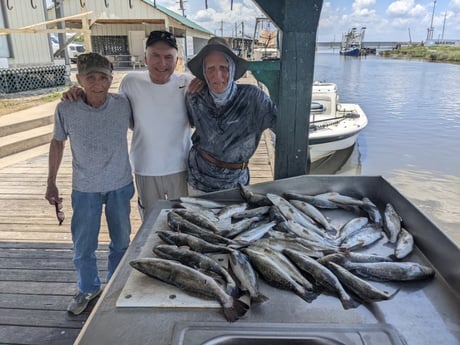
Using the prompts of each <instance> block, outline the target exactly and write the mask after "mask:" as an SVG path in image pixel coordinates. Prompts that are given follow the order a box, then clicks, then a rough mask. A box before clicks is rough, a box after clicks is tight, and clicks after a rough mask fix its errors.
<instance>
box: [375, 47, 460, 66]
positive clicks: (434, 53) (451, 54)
mask: <svg viewBox="0 0 460 345" xmlns="http://www.w3.org/2000/svg"><path fill="white" fill-rule="evenodd" d="M379 55H381V56H384V57H391V58H405V59H422V60H426V61H438V62H453V63H460V47H452V46H431V47H425V46H419V45H418V46H411V47H400V48H396V49H393V50H384V51H381V52H380V53H379Z"/></svg>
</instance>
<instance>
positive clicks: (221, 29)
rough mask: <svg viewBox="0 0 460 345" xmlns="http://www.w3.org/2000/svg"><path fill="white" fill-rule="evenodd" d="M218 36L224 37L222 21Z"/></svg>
mask: <svg viewBox="0 0 460 345" xmlns="http://www.w3.org/2000/svg"><path fill="white" fill-rule="evenodd" d="M220 36H221V37H224V21H223V20H221V21H220Z"/></svg>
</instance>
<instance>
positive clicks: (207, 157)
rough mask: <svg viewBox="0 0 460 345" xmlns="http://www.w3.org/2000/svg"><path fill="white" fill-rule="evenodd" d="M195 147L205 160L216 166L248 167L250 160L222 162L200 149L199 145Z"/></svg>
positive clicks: (227, 167)
mask: <svg viewBox="0 0 460 345" xmlns="http://www.w3.org/2000/svg"><path fill="white" fill-rule="evenodd" d="M193 148H194V149H195V150H196V152H198V154H199V155H200V156H201V157H202V158H203V159H205V160H207V161H208V162H209V163H211V164H213V165H215V166H216V167H219V168H223V169H234V170H237V169H246V168H247V167H248V162H243V163H227V162H222V161H220V160H218V159H215V158H214V157H213V156H211V155H210V154H209V153H207V152H205V151H202V150H200V149H199V148H198V147H196V146H193Z"/></svg>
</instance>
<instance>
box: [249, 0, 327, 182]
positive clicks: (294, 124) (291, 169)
mask: <svg viewBox="0 0 460 345" xmlns="http://www.w3.org/2000/svg"><path fill="white" fill-rule="evenodd" d="M255 2H256V3H257V4H258V5H259V7H260V9H261V10H262V11H263V12H264V13H265V14H266V15H267V16H268V17H269V18H270V19H271V20H272V21H273V22H274V23H275V24H276V25H277V26H278V28H279V29H280V30H281V31H282V42H281V61H280V62H281V64H280V80H279V106H278V120H277V125H276V150H275V179H281V178H286V177H293V176H299V175H304V174H306V173H308V172H309V158H308V129H309V126H310V104H311V93H312V87H313V86H312V84H313V72H314V64H315V48H316V31H317V27H318V22H319V17H320V14H321V8H322V5H323V1H322V0H309V1H305V0H289V1H288V0H279V1H272V0H255Z"/></svg>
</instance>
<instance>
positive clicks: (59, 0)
mask: <svg viewBox="0 0 460 345" xmlns="http://www.w3.org/2000/svg"><path fill="white" fill-rule="evenodd" d="M54 12H55V13H56V19H59V18H63V17H64V0H54ZM57 28H58V29H65V22H64V21H62V20H61V21H59V22H57ZM58 40H59V48H62V47H64V46H65V42H66V41H67V37H66V35H65V34H64V33H59V34H58ZM63 52H64V63H65V76H64V79H65V83H66V85H70V59H69V54H67V48H66V49H64V50H63Z"/></svg>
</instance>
